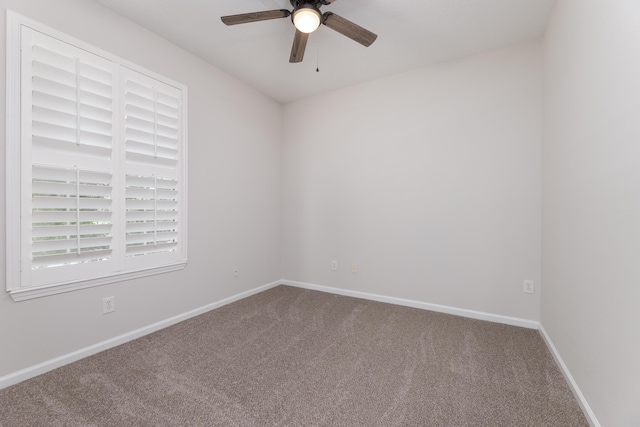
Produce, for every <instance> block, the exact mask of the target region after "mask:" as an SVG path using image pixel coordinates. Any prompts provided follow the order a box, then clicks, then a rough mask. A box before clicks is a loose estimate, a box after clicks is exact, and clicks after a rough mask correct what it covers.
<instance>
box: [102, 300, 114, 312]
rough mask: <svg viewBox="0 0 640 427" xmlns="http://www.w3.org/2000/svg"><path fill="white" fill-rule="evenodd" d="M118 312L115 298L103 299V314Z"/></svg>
mask: <svg viewBox="0 0 640 427" xmlns="http://www.w3.org/2000/svg"><path fill="white" fill-rule="evenodd" d="M114 311H116V299H115V297H105V298H102V314H108V313H113V312H114Z"/></svg>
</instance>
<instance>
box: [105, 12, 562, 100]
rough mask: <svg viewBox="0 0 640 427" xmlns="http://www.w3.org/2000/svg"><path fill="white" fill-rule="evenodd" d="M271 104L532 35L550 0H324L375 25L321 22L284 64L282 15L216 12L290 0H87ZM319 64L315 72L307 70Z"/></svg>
mask: <svg viewBox="0 0 640 427" xmlns="http://www.w3.org/2000/svg"><path fill="white" fill-rule="evenodd" d="M96 1H98V2H99V3H102V4H103V5H105V6H106V7H108V8H110V9H112V10H114V11H116V12H118V13H120V14H121V15H124V16H125V17H127V18H129V19H131V20H132V21H135V22H137V23H138V24H140V25H142V26H144V27H146V28H148V29H150V30H151V31H153V32H155V33H156V34H159V35H161V36H162V37H164V38H166V39H168V40H170V41H172V42H173V43H175V44H176V45H178V46H180V47H182V48H183V49H185V50H187V51H189V52H191V53H193V54H194V55H197V56H199V57H200V58H202V59H204V60H205V61H207V62H209V63H211V64H213V65H214V66H216V67H218V68H220V69H222V70H224V71H226V72H228V73H230V74H232V75H234V76H236V77H237V78H239V79H240V80H242V81H244V82H246V83H247V84H249V85H250V86H253V87H254V88H256V89H258V90H259V91H261V92H263V93H265V94H267V95H269V96H271V97H272V98H274V99H276V100H277V101H280V102H289V101H294V100H297V99H301V98H304V97H307V96H310V95H313V94H317V93H320V92H326V91H329V90H332V89H337V88H340V87H345V86H349V85H353V84H356V83H360V82H364V81H368V80H373V79H376V78H380V77H383V76H388V75H392V74H396V73H400V72H403V71H408V70H411V69H415V68H419V67H424V66H427V65H430V64H435V63H438V62H443V61H447V60H451V59H454V58H460V57H463V56H467V55H471V54H474V53H478V52H481V51H486V50H491V49H496V48H499V47H502V46H507V45H511V44H515V43H520V42H524V41H529V40H533V39H536V38H538V37H540V36H541V35H542V33H543V32H544V29H545V26H546V23H547V20H548V17H549V15H550V13H551V9H552V7H553V5H554V4H555V1H556V0H338V1H336V2H335V3H333V4H331V5H328V6H323V7H322V8H321V10H322V11H323V12H326V11H331V12H334V13H336V14H338V15H341V16H342V17H344V18H346V19H348V20H350V21H353V22H354V23H356V24H358V25H360V26H362V27H364V28H366V29H368V30H370V31H372V32H374V33H376V34H377V35H378V39H377V40H376V41H375V42H374V43H373V44H372V45H371V46H370V47H368V48H365V47H363V46H362V45H360V44H358V43H356V42H354V41H352V40H350V39H348V38H347V37H345V36H343V35H341V34H339V33H337V32H335V31H333V30H331V29H330V28H328V27H325V26H320V28H319V29H318V30H317V31H315V32H314V33H312V34H311V36H310V37H309V42H308V44H307V50H306V53H305V57H304V61H303V62H302V63H299V64H290V63H289V54H290V52H291V44H292V41H293V35H294V27H293V24H292V23H291V20H290V19H289V18H285V19H278V20H271V21H262V22H254V23H249V24H242V25H235V26H229V27H228V26H226V25H224V24H223V23H222V22H221V21H220V17H221V16H224V15H234V14H239V13H246V12H256V11H263V10H272V9H289V10H291V4H290V2H289V0H242V1H238V0H135V1H133V0H96ZM317 62H319V67H320V72H316V65H317Z"/></svg>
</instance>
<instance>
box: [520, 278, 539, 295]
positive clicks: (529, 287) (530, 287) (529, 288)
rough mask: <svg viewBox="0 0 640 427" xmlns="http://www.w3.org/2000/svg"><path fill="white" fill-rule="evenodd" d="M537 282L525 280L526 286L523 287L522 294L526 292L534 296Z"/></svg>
mask: <svg viewBox="0 0 640 427" xmlns="http://www.w3.org/2000/svg"><path fill="white" fill-rule="evenodd" d="M535 285H536V284H535V282H534V281H533V280H525V281H524V284H523V286H522V292H524V293H525V294H533V293H535V289H536V286H535Z"/></svg>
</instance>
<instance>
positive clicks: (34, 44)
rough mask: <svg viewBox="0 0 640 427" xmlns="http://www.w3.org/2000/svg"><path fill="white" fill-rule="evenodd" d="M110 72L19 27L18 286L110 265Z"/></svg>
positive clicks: (110, 67) (96, 60)
mask: <svg viewBox="0 0 640 427" xmlns="http://www.w3.org/2000/svg"><path fill="white" fill-rule="evenodd" d="M114 70H115V68H114V64H113V63H111V62H110V61H107V60H105V59H103V58H101V57H99V56H97V55H93V54H91V53H89V52H87V51H84V50H81V49H78V48H76V47H74V46H72V45H69V44H67V43H64V42H61V41H59V40H57V39H54V38H52V37H49V36H46V35H44V34H42V33H39V32H36V31H34V30H32V29H30V28H27V27H23V28H22V78H21V81H22V88H21V93H22V95H21V96H22V116H23V121H22V124H23V129H22V138H23V144H22V155H21V159H22V160H21V161H22V174H23V182H30V183H31V190H30V191H29V192H24V193H23V197H27V196H30V200H23V208H22V216H23V222H22V227H23V230H22V232H23V233H24V234H25V235H30V236H31V238H30V239H28V240H29V241H30V245H24V246H23V249H22V250H23V260H28V261H30V262H29V265H27V266H24V267H23V268H25V267H28V268H29V269H30V270H31V274H24V279H23V286H25V285H26V286H32V285H38V284H41V283H50V282H51V281H52V279H53V280H56V277H57V276H58V275H59V276H60V278H59V280H73V279H77V278H82V277H84V276H85V275H86V274H87V273H86V272H87V271H88V270H89V269H90V270H91V271H92V272H93V273H95V272H96V271H100V270H102V269H104V270H105V271H108V270H109V269H111V268H112V266H111V265H105V264H111V262H110V261H111V258H112V250H113V241H112V240H113V232H114V231H113V219H112V216H113V198H114V195H113V189H114V177H113V175H114V167H113V137H114V125H113V109H114V89H113V86H114V84H113V81H114ZM25 139H26V141H25ZM24 219H27V220H24ZM88 264H91V266H88ZM98 264H103V265H102V266H99V265H98ZM61 267H67V268H64V269H61ZM62 270H64V271H62ZM70 270H72V272H71V273H70ZM23 273H24V272H23ZM29 276H31V277H29Z"/></svg>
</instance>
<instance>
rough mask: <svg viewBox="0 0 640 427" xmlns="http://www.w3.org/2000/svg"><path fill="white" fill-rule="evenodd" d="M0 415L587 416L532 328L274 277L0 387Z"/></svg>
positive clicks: (434, 420)
mask: <svg viewBox="0 0 640 427" xmlns="http://www.w3.org/2000/svg"><path fill="white" fill-rule="evenodd" d="M0 425H1V426H3V427H19V426H93V425H95V426H188V425H189V426H190V425H197V426H269V425H277V426H401V425H406V426H492V427H494V426H554V427H555V426H562V427H567V426H588V423H587V421H586V419H585V417H584V416H583V414H582V412H581V411H580V408H579V406H578V404H577V402H576V400H575V399H574V397H573V395H572V394H571V391H570V389H569V387H568V385H567V384H566V382H565V380H564V378H563V377H562V374H561V373H560V371H559V369H558V367H557V366H556V364H555V362H554V360H553V358H552V356H551V354H550V353H549V351H548V350H547V348H546V347H545V344H544V342H543V341H542V339H541V337H540V335H539V334H538V332H537V331H534V330H529V329H523V328H517V327H512V326H505V325H499V324H493V323H489V322H483V321H478V320H471V319H465V318H461V317H456V316H451V315H446V314H439V313H433V312H429V311H423V310H418V309H412V308H406V307H400V306H395V305H390V304H383V303H378V302H372V301H367V300H360V299H356V298H349V297H343V296H337V295H332V294H326V293H321V292H315V291H308V290H303V289H297V288H292V287H287V286H279V287H276V288H273V289H271V290H268V291H266V292H263V293H261V294H258V295H254V296H252V297H249V298H247V299H244V300H241V301H238V302H235V303H233V304H230V305H227V306H225V307H222V308H219V309H217V310H214V311H212V312H209V313H206V314H204V315H201V316H198V317H196V318H193V319H190V320H187V321H185V322H182V323H179V324H177V325H175V326H172V327H170V328H167V329H164V330H162V331H159V332H156V333H154V334H151V335H148V336H146V337H143V338H141V339H138V340H136V341H132V342H130V343H127V344H124V345H121V346H119V347H116V348H113V349H110V350H107V351H104V352H102V353H99V354H97V355H94V356H91V357H88V358H86V359H83V360H81V361H78V362H76V363H73V364H71V365H68V366H65V367H62V368H60V369H57V370H55V371H52V372H49V373H47V374H44V375H41V376H39V377H36V378H33V379H31V380H28V381H25V382H23V383H20V384H17V385H15V386H13V387H9V388H6V389H4V390H0Z"/></svg>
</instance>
